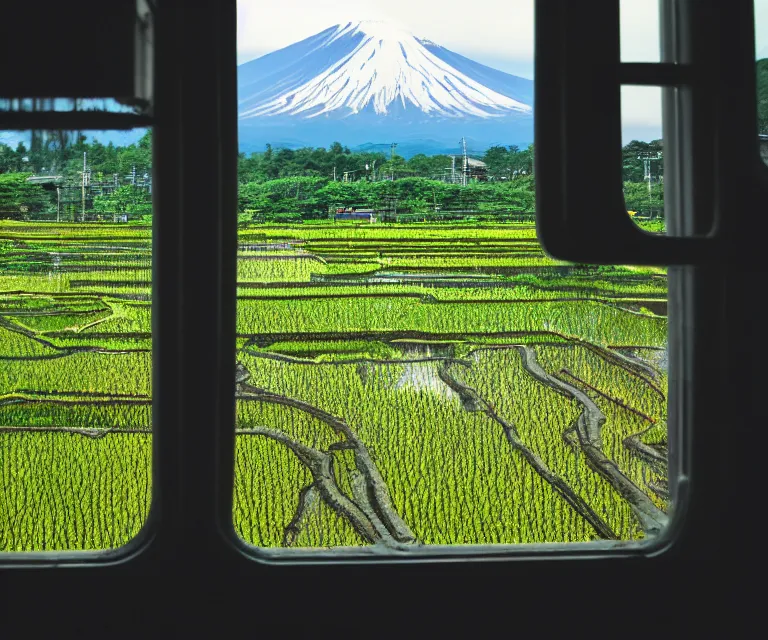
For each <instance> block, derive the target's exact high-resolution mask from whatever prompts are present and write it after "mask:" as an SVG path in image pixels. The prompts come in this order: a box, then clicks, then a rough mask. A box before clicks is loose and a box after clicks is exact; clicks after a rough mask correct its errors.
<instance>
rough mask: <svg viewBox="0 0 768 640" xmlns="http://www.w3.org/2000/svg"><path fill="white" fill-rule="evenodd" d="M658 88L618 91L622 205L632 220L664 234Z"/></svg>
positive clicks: (629, 88) (642, 226) (651, 231)
mask: <svg viewBox="0 0 768 640" xmlns="http://www.w3.org/2000/svg"><path fill="white" fill-rule="evenodd" d="M661 92H662V89H661V87H639V86H623V87H622V88H621V120H622V143H623V145H624V146H623V148H622V163H623V165H622V169H623V178H624V185H623V190H624V203H625V204H626V207H627V211H628V213H629V215H630V216H631V217H632V220H633V221H634V222H635V223H636V224H637V225H638V226H639V227H640V228H641V229H644V230H645V231H648V232H650V233H660V234H661V233H665V232H666V224H665V217H664V144H663V140H662V136H661Z"/></svg>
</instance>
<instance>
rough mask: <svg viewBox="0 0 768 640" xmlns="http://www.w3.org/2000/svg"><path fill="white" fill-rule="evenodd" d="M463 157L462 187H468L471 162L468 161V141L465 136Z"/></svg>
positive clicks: (462, 141) (462, 146) (462, 139)
mask: <svg viewBox="0 0 768 640" xmlns="http://www.w3.org/2000/svg"><path fill="white" fill-rule="evenodd" d="M461 155H462V159H463V164H462V171H461V185H462V186H463V187H466V186H467V173H469V160H468V159H467V140H466V138H464V136H461Z"/></svg>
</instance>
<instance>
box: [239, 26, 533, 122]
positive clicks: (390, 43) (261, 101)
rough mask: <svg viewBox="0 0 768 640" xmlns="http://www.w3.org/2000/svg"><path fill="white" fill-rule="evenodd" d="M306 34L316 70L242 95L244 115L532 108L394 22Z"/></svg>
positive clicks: (492, 112) (492, 113)
mask: <svg viewBox="0 0 768 640" xmlns="http://www.w3.org/2000/svg"><path fill="white" fill-rule="evenodd" d="M308 40H312V46H311V47H308V49H307V50H306V53H304V56H303V57H304V58H306V59H307V61H308V66H310V67H311V68H313V73H312V74H311V75H309V77H307V76H306V75H302V74H296V73H294V74H292V77H291V78H289V79H288V80H287V81H286V82H283V83H281V84H282V85H283V86H280V87H278V90H277V91H276V92H270V93H271V95H264V93H263V92H260V93H261V95H259V96H258V98H257V99H255V100H254V99H250V100H248V99H246V100H241V112H240V117H241V118H243V119H249V118H257V117H263V116H277V115H283V116H299V117H301V118H306V119H312V118H317V117H318V116H321V115H324V114H331V113H333V114H335V115H340V116H352V115H354V114H358V113H361V112H363V111H364V110H371V109H372V110H373V112H374V113H375V114H376V115H378V116H386V115H388V114H390V113H391V112H392V110H393V109H397V110H398V111H399V112H402V111H406V112H408V111H415V112H422V113H423V114H428V115H430V116H442V117H466V116H473V117H475V118H482V119H489V118H494V117H497V116H504V115H510V114H513V113H518V114H530V113H531V106H530V105H529V104H525V103H524V102H522V101H520V100H517V99H515V98H513V97H510V96H508V95H504V94H503V93H500V92H499V91H495V90H493V89H491V88H489V87H488V86H486V85H484V84H483V83H482V82H480V81H478V80H477V79H475V78H473V77H471V76H470V75H469V74H467V73H464V72H462V71H461V70H459V69H457V68H456V67H454V66H453V65H451V64H449V63H448V62H446V61H445V60H443V59H441V58H440V57H438V56H437V55H435V54H434V53H433V52H432V51H430V46H431V48H434V47H437V45H434V44H433V43H431V42H429V41H425V40H419V39H418V38H416V37H415V36H414V35H413V34H411V33H409V32H408V31H407V30H405V29H403V28H402V27H400V26H399V25H396V24H393V23H389V22H382V21H363V22H354V23H353V22H349V23H347V24H346V25H337V26H336V27H332V28H330V29H327V30H325V31H323V32H322V33H321V34H318V35H317V36H313V38H312V39H308ZM284 51H285V50H284ZM254 97H255V96H254Z"/></svg>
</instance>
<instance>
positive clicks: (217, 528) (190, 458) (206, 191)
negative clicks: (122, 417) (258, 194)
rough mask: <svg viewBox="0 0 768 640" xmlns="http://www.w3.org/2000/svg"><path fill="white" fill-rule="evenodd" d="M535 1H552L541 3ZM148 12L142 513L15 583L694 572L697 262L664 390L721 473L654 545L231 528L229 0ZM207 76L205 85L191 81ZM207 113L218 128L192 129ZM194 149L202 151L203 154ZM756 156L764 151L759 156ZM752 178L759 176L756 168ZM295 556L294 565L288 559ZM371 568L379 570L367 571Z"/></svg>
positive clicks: (714, 300)
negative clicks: (193, 569)
mask: <svg viewBox="0 0 768 640" xmlns="http://www.w3.org/2000/svg"><path fill="white" fill-rule="evenodd" d="M683 1H684V0H677V2H675V3H674V4H676V5H677V4H678V3H682V2H683ZM538 3H539V4H540V5H542V6H546V5H547V4H548V3H547V0H538ZM748 4H749V5H750V10H751V8H752V6H751V3H748ZM156 11H157V13H156V28H155V33H156V34H157V40H156V43H155V51H156V66H155V78H156V82H155V100H156V104H157V111H156V114H155V116H154V119H153V125H152V126H153V130H154V140H155V142H154V144H153V149H154V151H153V154H154V166H155V173H156V176H157V177H156V179H155V189H154V191H155V195H154V197H155V203H156V207H157V215H156V220H155V221H154V223H153V303H152V305H153V306H152V323H153V326H152V329H153V338H154V339H153V350H154V351H153V393H154V398H153V429H154V430H153V451H152V456H153V461H152V465H153V470H152V473H153V497H152V509H151V513H150V517H149V518H148V520H147V524H146V525H145V528H144V529H143V530H142V533H141V534H140V535H139V536H138V537H137V538H135V539H134V540H133V541H131V542H130V543H129V544H128V545H126V546H125V547H122V548H120V549H117V550H114V551H101V552H94V553H90V552H62V553H37V552H35V553H31V554H13V555H14V557H13V558H7V554H3V555H2V556H0V566H2V572H3V575H4V577H5V576H6V575H11V574H15V575H14V576H12V580H14V579H16V577H18V578H19V579H18V583H19V584H27V585H28V587H29V588H31V586H32V585H34V584H35V580H36V579H35V578H34V577H33V578H30V576H34V575H37V579H41V574H46V575H51V574H52V572H53V573H56V572H59V571H62V570H63V571H64V572H65V573H68V572H71V573H77V574H79V575H80V576H81V577H84V578H85V579H86V580H88V581H89V582H90V583H91V584H95V583H97V582H98V580H100V579H102V578H101V576H105V575H107V574H110V575H112V576H117V577H121V576H127V575H133V576H139V575H140V576H147V575H150V576H155V577H157V576H160V575H162V574H164V573H166V572H169V573H170V574H173V575H176V576H185V575H188V574H189V571H190V568H189V566H188V563H189V560H190V559H191V558H194V559H195V562H197V563H200V566H202V567H205V568H206V569H205V570H211V571H214V569H213V568H212V567H214V566H216V569H215V571H216V572H218V574H219V575H227V574H229V575H241V576H247V578H248V579H249V580H253V579H259V578H265V577H268V578H269V579H270V580H276V581H277V582H280V583H284V582H285V581H287V579H288V578H287V577H286V576H288V575H295V571H296V570H299V569H300V570H301V571H303V572H305V575H307V576H312V577H317V576H321V575H324V574H323V573H319V572H330V573H327V574H325V575H333V576H340V575H342V574H343V573H344V572H347V573H346V575H350V574H349V572H357V574H359V573H360V571H377V572H379V573H380V574H381V573H382V572H383V573H386V572H390V574H391V572H393V571H394V572H402V574H403V575H414V574H413V569H408V568H407V565H411V566H412V565H414V564H416V565H421V566H428V567H430V570H429V571H427V572H426V574H424V576H423V577H422V583H423V581H424V580H426V582H431V583H434V582H435V581H437V580H440V579H441V578H440V576H441V575H443V574H445V572H446V571H447V567H452V566H453V567H455V566H456V565H457V564H459V565H461V566H462V571H463V572H464V574H465V575H474V576H482V575H486V576H487V575H495V576H497V577H498V576H499V575H508V573H507V570H506V569H505V568H504V567H502V566H501V564H500V563H499V562H495V561H515V562H516V569H515V571H516V572H519V573H518V574H517V575H518V576H520V577H522V578H523V579H534V575H535V574H536V573H537V572H541V575H543V576H546V577H547V578H548V579H549V578H551V577H553V576H554V577H557V576H558V575H562V573H561V572H562V571H563V567H564V563H562V562H558V561H559V560H564V559H568V560H570V561H571V562H570V563H566V564H569V565H570V567H569V569H567V570H566V571H573V572H575V573H579V574H583V572H592V571H595V572H598V573H600V574H601V575H606V576H609V575H618V574H619V573H620V572H622V571H630V572H632V574H633V575H637V576H646V577H645V578H642V577H641V578H639V579H640V580H646V579H647V576H648V575H649V572H654V571H662V572H665V573H668V574H669V573H673V572H675V571H677V570H681V569H687V568H690V567H691V566H692V565H693V564H694V563H695V562H697V561H698V560H700V558H701V557H704V555H705V554H706V553H708V552H710V551H711V550H712V546H711V541H708V540H702V539H701V536H698V535H697V531H701V530H712V529H713V528H714V529H717V527H718V516H719V513H718V512H717V511H716V510H713V511H708V509H707V499H706V497H704V496H715V495H720V491H721V484H722V483H724V482H725V476H724V475H723V472H722V471H721V470H720V467H721V462H722V460H721V459H720V456H719V454H718V446H719V445H718V440H717V439H716V438H715V435H716V434H715V429H716V427H717V419H718V416H722V409H721V407H720V406H719V404H718V402H717V401H716V396H717V393H716V391H717V390H718V388H719V385H720V384H722V382H723V373H722V371H721V370H720V368H719V366H718V363H717V362H716V361H707V360H706V359H702V360H697V361H694V360H693V359H692V357H691V354H702V353H704V349H705V348H706V347H707V345H708V344H709V342H710V341H711V340H712V339H713V338H714V339H715V340H718V339H720V338H721V336H723V335H724V333H723V331H724V326H725V324H726V321H725V319H723V318H719V317H718V318H713V317H710V314H708V313H707V312H708V311H709V310H711V309H712V308H720V307H721V306H722V305H724V303H725V290H726V284H727V283H726V281H725V280H726V279H725V276H722V275H719V274H716V273H713V272H712V271H709V270H706V269H704V268H700V267H680V268H676V269H675V270H673V271H674V273H671V274H670V275H671V276H672V277H671V283H672V282H673V281H674V282H677V284H676V285H675V286H674V287H672V285H671V287H670V288H671V289H672V288H674V289H676V291H675V293H674V300H673V299H670V304H671V305H676V306H677V308H678V312H677V313H674V314H672V313H671V314H670V318H671V319H672V320H671V322H670V334H671V335H672V333H673V332H675V334H674V335H677V336H678V337H677V345H678V347H679V349H671V350H670V358H671V360H673V361H674V360H675V358H676V359H677V365H676V366H677V367H678V368H679V371H680V372H681V375H680V376H679V378H678V379H677V380H675V382H674V383H675V384H676V385H677V386H676V393H675V394H673V393H669V394H668V395H669V399H670V402H671V401H672V399H673V396H674V397H675V398H678V399H679V403H681V404H678V405H677V406H676V407H674V410H675V411H676V412H677V413H678V415H680V416H681V417H682V420H683V421H684V422H685V424H684V425H683V422H681V428H684V429H688V431H687V433H688V434H690V435H693V433H694V430H693V429H692V428H691V423H692V422H693V421H695V422H696V428H695V437H692V438H691V439H690V442H687V443H686V445H687V446H688V447H689V449H688V451H682V452H680V455H681V456H682V458H683V459H685V458H686V457H687V458H688V460H693V459H695V461H696V467H697V468H699V469H701V468H707V469H718V470H719V471H718V472H717V473H712V474H711V475H707V474H703V473H699V472H695V474H694V475H692V479H693V480H695V485H694V487H691V486H690V485H688V484H687V483H685V482H683V483H682V484H681V485H679V487H678V489H679V490H681V491H683V492H684V493H683V494H682V495H680V497H681V498H685V502H684V504H686V507H687V513H686V514H685V518H684V520H682V519H681V518H674V519H672V521H671V523H672V524H671V526H670V527H669V528H668V529H667V531H665V534H664V535H663V536H662V537H661V538H660V539H659V540H657V541H654V543H652V544H651V545H643V544H638V543H609V544H607V545H603V544H602V543H585V544H584V546H582V545H572V544H571V545H546V546H544V545H530V546H529V545H526V546H525V548H512V547H511V546H508V545H504V546H501V545H499V546H492V547H486V546H483V547H479V548H477V549H478V553H473V551H474V548H467V547H461V548H456V549H455V550H448V549H444V548H434V549H433V550H425V551H424V552H419V553H418V554H413V555H409V556H408V557H394V556H392V555H382V554H379V553H377V552H376V551H375V550H362V551H360V552H359V553H357V552H348V551H342V552H317V551H311V552H306V553H304V552H292V551H291V552H286V551H284V550H283V551H279V552H277V553H275V552H270V551H268V550H264V549H258V548H256V547H252V546H250V545H247V544H246V543H245V542H243V541H242V540H240V539H239V538H238V537H237V535H236V534H235V532H234V528H233V526H232V486H233V485H232V482H233V476H234V443H235V437H236V436H235V432H234V415H235V414H234V402H235V401H234V389H235V381H234V374H235V357H234V348H233V347H234V344H235V340H234V334H235V303H236V279H235V270H236V264H235V259H236V246H237V244H236V243H237V238H236V219H235V216H233V215H231V212H232V211H234V208H235V203H236V193H237V175H236V171H237V162H236V158H237V139H236V128H237V122H236V49H235V40H236V38H235V34H236V4H235V1H234V0H225V1H221V2H216V1H214V0H204V1H203V0H200V2H195V3H184V2H182V1H181V0H165V1H163V0H160V1H158V2H157V3H156ZM742 13H743V12H742ZM742 17H743V16H742ZM201 86H202V87H204V88H205V89H207V91H203V92H200V91H199V89H200V87H201ZM214 88H215V90H214ZM210 121H213V122H214V123H215V124H214V125H212V126H210V127H200V125H199V123H200V122H210ZM188 148H191V149H193V150H194V151H195V155H194V156H193V154H191V153H190V154H187V153H186V151H185V150H186V149H188ZM756 148H757V142H755V149H756ZM200 149H204V152H203V153H199V152H200ZM755 157H756V158H758V160H759V155H758V154H757V152H756V154H755ZM766 175H768V174H766ZM761 179H762V180H763V184H764V185H765V183H766V179H765V175H762V177H761ZM765 190H766V189H765V187H764V191H765ZM206 211H208V212H210V216H209V217H207V216H206ZM185 212H194V213H195V216H194V217H193V216H192V215H191V214H187V215H185ZM206 285H207V286H206ZM694 322H695V323H696V324H694ZM691 327H693V328H694V330H693V331H691ZM211 336H215V339H214V340H211V339H210V338H211ZM201 345H207V346H202V347H201ZM193 356H194V357H193ZM713 360H714V359H713ZM673 366H674V365H673ZM670 384H672V381H670ZM212 390H213V391H212ZM671 410H672V407H671ZM671 410H670V413H671ZM694 488H695V491H693V490H692V489H694ZM587 547H588V548H587ZM608 547H610V549H609V548H608ZM278 554H279V555H280V556H281V557H276V556H277V555H278ZM75 556H76V557H75ZM297 563H298V564H300V565H301V566H300V567H299V568H289V567H286V566H285V565H294V564H297ZM641 564H642V565H643V566H642V568H641V566H640V565H641ZM276 565H280V566H279V567H277V566H276ZM342 565H352V567H342ZM381 565H383V566H384V567H385V568H379V569H377V568H376V566H381ZM543 567H546V568H543ZM6 569H8V571H6ZM25 569H35V570H36V571H34V572H25V571H24V570H25ZM25 574H26V575H25ZM427 574H428V575H427ZM22 576H25V577H22ZM94 581H96V582H94ZM22 592H23V589H22Z"/></svg>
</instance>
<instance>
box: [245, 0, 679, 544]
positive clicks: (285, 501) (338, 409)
mask: <svg viewBox="0 0 768 640" xmlns="http://www.w3.org/2000/svg"><path fill="white" fill-rule="evenodd" d="M434 12H435V7H434V6H428V7H427V6H425V7H422V6H421V5H420V4H419V5H416V4H414V3H413V2H406V1H397V0H393V1H392V2H388V3H385V4H383V5H382V4H380V3H373V2H362V3H361V2H359V1H355V2H352V1H348V2H334V3H333V5H331V4H329V3H321V4H320V5H318V4H317V3H316V2H309V1H307V2H294V3H290V4H286V5H285V6H281V5H279V4H278V5H269V6H267V5H264V4H263V3H260V2H255V1H252V2H249V1H247V0H240V2H239V12H238V13H239V26H238V33H239V41H238V50H239V57H240V60H239V62H240V64H239V67H238V81H239V87H238V89H239V97H238V98H239V99H238V102H239V136H240V138H239V147H240V155H239V208H238V212H237V215H238V220H239V226H240V230H239V247H238V275H237V277H238V288H237V295H238V305H237V362H238V364H237V422H236V433H237V436H236V460H235V468H236V474H235V486H234V513H233V519H234V526H235V530H236V532H237V533H238V535H239V536H241V537H242V539H243V540H245V541H246V542H248V543H250V544H253V545H256V546H261V547H278V548H285V549H293V548H303V549H322V548H335V547H358V546H361V545H368V544H373V543H375V544H380V545H383V546H384V547H387V548H393V549H394V548H401V547H403V546H406V547H408V548H418V547H419V546H420V545H472V544H520V543H547V542H588V541H594V540H641V539H648V538H651V537H653V536H654V535H656V534H657V533H658V532H659V531H660V530H661V529H662V528H663V527H664V525H665V524H666V522H667V509H668V506H669V502H668V500H669V495H668V487H667V471H666V468H667V467H666V443H667V429H666V421H667V403H666V396H667V355H666V354H667V280H666V273H665V270H664V269H658V268H640V267H632V266H601V267H597V266H592V265H584V264H569V263H565V262H562V261H558V260H553V259H551V258H549V257H548V256H547V255H545V254H544V252H543V251H542V249H541V246H540V244H539V242H538V240H537V237H536V229H535V224H534V220H535V211H536V208H535V207H536V203H535V197H534V193H535V181H536V162H535V149H534V146H533V120H532V118H533V114H532V101H533V75H532V74H533V3H532V2H531V1H530V0H528V1H515V2H510V1H509V0H506V1H505V2H503V3H492V4H491V5H490V6H487V7H485V9H484V10H483V11H481V12H476V13H474V14H473V15H472V20H467V13H466V6H465V3H460V2H447V3H445V2H444V3H442V4H441V6H440V12H441V15H442V18H441V19H440V20H435V19H434V17H435V14H434ZM656 34H657V25H654V26H653V30H652V32H648V33H646V34H645V37H647V38H652V37H658V36H657V35H656ZM634 113H635V114H637V113H639V110H635V112H634ZM636 120H637V119H636ZM648 124H649V122H646V121H642V122H641V121H636V122H628V123H627V132H626V140H625V142H626V144H628V145H631V144H632V143H633V141H639V143H638V144H636V146H638V149H635V148H631V149H629V150H626V153H625V155H626V156H627V157H628V158H630V160H631V161H630V162H628V165H631V166H628V167H627V173H626V176H625V180H626V181H627V182H628V183H630V184H631V185H632V186H631V188H632V189H635V188H636V186H637V188H636V190H638V191H639V192H642V197H644V196H645V193H646V192H645V190H646V189H647V186H646V185H645V184H644V182H643V179H644V174H643V173H642V161H641V162H640V166H641V169H640V173H638V172H637V171H636V169H637V167H636V166H635V165H636V164H637V160H636V159H635V155H636V152H638V151H639V147H642V148H643V149H646V148H648V147H649V144H650V143H651V142H652V141H653V140H658V139H659V138H660V137H661V135H660V131H661V128H660V120H655V121H652V122H650V126H649V127H646V128H643V127H645V125H648ZM633 126H634V129H632V127H633ZM640 129H642V131H640ZM640 143H642V144H640ZM653 170H654V171H656V168H655V167H654V169H653ZM654 175H656V174H654ZM651 187H652V189H656V183H655V181H654V182H653V184H652V185H651ZM600 188H601V180H600V177H599V176H595V189H600ZM654 193H655V192H654ZM654 197H655V196H654ZM638 209H639V207H638ZM639 213H640V212H639V211H638V214H639ZM595 232H596V233H599V230H595Z"/></svg>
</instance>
